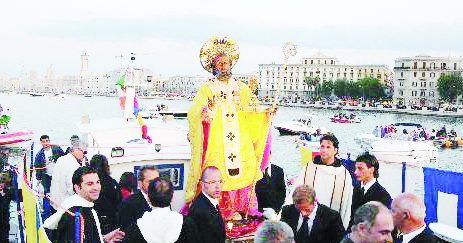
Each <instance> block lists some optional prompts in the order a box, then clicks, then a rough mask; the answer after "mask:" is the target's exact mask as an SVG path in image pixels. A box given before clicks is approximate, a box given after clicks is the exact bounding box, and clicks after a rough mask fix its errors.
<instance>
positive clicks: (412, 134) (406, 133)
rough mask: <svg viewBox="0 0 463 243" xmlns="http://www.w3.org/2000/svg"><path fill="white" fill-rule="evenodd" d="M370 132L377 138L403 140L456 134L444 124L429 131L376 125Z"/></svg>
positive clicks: (443, 137)
mask: <svg viewBox="0 0 463 243" xmlns="http://www.w3.org/2000/svg"><path fill="white" fill-rule="evenodd" d="M372 133H373V135H375V136H376V137H379V138H386V139H398V140H405V141H425V140H442V139H446V138H456V137H457V136H458V135H457V132H456V131H455V130H454V129H451V130H449V131H447V128H446V127H445V125H444V126H443V127H442V128H440V129H432V130H431V131H429V130H426V129H425V128H424V127H413V128H408V129H407V128H404V129H403V130H401V131H398V128H397V126H395V125H394V124H391V125H385V126H376V127H375V128H374V129H373V132H372Z"/></svg>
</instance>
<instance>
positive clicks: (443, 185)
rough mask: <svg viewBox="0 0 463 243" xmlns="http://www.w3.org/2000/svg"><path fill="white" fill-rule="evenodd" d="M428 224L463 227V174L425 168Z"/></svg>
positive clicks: (425, 201)
mask: <svg viewBox="0 0 463 243" xmlns="http://www.w3.org/2000/svg"><path fill="white" fill-rule="evenodd" d="M423 174H424V204H425V205H426V219H425V221H426V224H429V223H433V222H440V223H445V224H448V225H451V226H455V227H458V228H459V229H463V184H462V183H461V182H462V181H463V174H462V173H458V172H453V171H444V170H438V169H434V168H426V167H425V168H423Z"/></svg>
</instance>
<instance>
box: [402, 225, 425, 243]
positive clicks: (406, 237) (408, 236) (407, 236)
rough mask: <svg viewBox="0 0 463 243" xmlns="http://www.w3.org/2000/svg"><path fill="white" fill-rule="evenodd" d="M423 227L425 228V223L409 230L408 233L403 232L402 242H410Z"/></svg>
mask: <svg viewBox="0 0 463 243" xmlns="http://www.w3.org/2000/svg"><path fill="white" fill-rule="evenodd" d="M424 229H426V224H424V225H423V226H421V228H419V229H417V230H415V231H412V232H410V233H408V234H404V240H403V241H402V243H408V242H410V241H411V240H412V239H413V238H415V237H416V236H417V235H419V234H421V232H423V231H424Z"/></svg>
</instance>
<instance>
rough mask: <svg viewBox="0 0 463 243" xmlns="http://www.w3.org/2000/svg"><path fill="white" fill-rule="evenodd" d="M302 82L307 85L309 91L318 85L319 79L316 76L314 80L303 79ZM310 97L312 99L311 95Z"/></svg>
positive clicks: (309, 78)
mask: <svg viewBox="0 0 463 243" xmlns="http://www.w3.org/2000/svg"><path fill="white" fill-rule="evenodd" d="M304 82H305V84H307V86H308V88H309V90H312V89H313V88H314V87H316V86H317V85H318V84H319V83H320V77H318V76H317V77H315V78H312V77H305V78H304ZM312 97H313V94H312Z"/></svg>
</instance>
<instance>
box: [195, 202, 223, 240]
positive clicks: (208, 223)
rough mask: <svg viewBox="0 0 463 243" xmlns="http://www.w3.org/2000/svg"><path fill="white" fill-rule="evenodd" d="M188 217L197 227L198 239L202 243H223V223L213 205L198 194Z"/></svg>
mask: <svg viewBox="0 0 463 243" xmlns="http://www.w3.org/2000/svg"><path fill="white" fill-rule="evenodd" d="M189 216H190V217H191V218H192V219H193V220H194V221H195V223H196V226H197V227H198V234H199V238H200V239H201V242H202V243H223V242H225V223H224V221H223V218H222V216H221V215H220V213H219V212H218V211H217V209H216V208H215V207H214V205H213V204H212V203H211V201H209V199H207V197H206V196H204V194H203V193H200V194H199V195H198V197H197V198H196V199H195V200H193V203H192V204H191V206H190V209H189Z"/></svg>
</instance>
